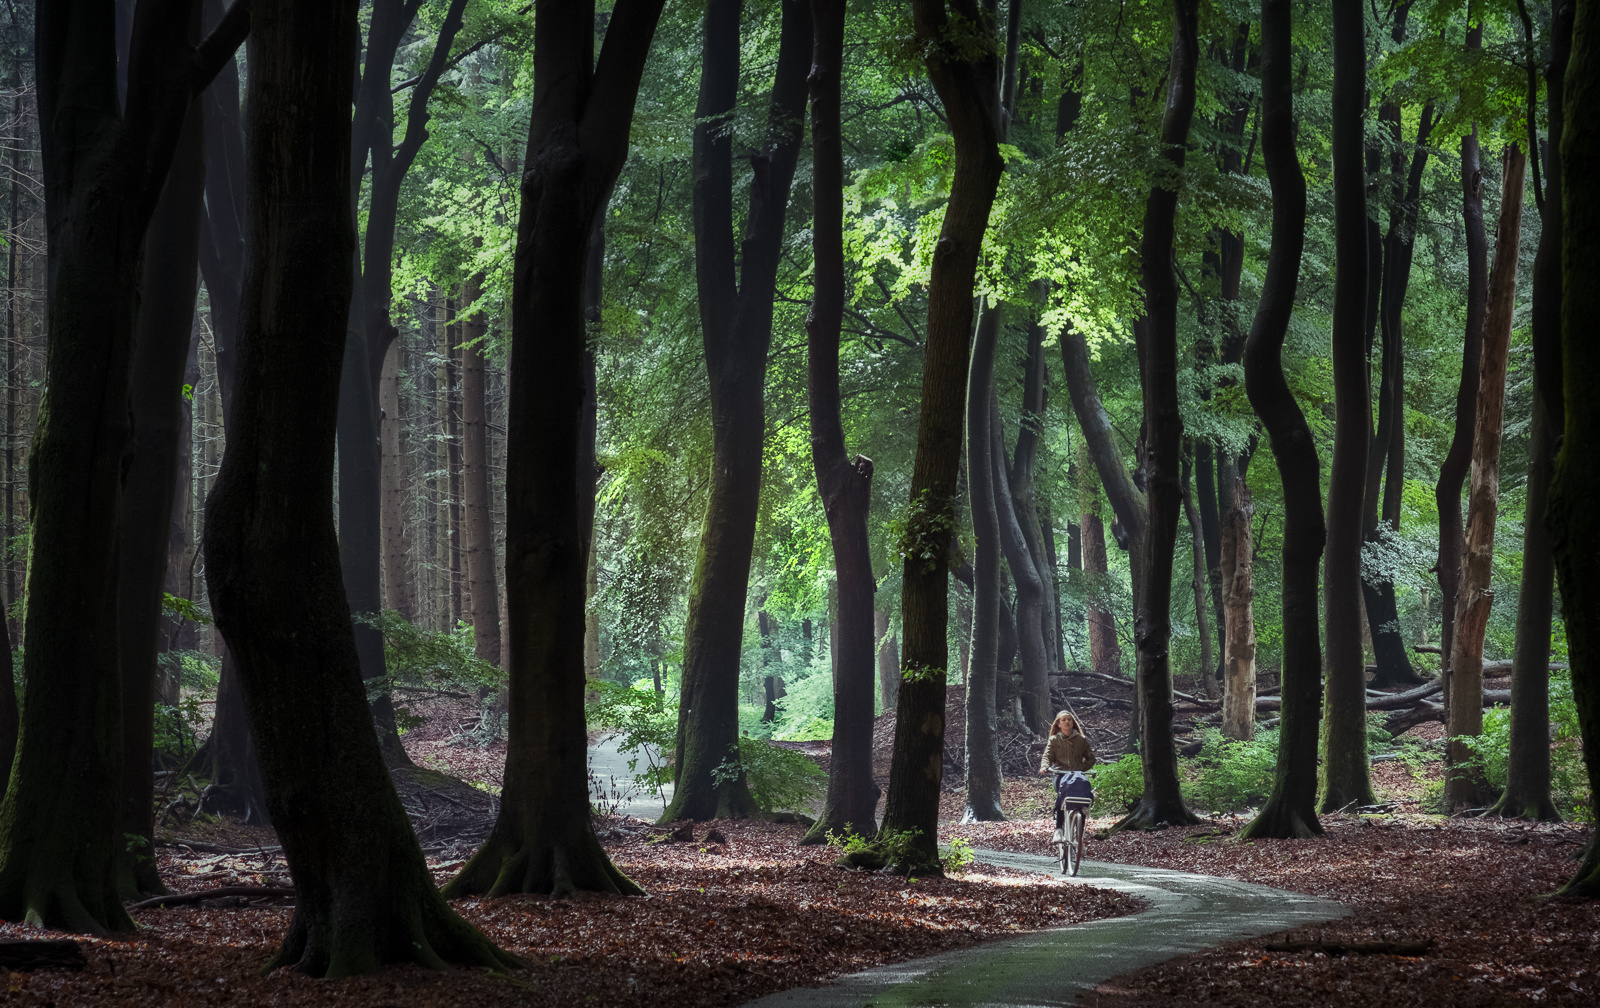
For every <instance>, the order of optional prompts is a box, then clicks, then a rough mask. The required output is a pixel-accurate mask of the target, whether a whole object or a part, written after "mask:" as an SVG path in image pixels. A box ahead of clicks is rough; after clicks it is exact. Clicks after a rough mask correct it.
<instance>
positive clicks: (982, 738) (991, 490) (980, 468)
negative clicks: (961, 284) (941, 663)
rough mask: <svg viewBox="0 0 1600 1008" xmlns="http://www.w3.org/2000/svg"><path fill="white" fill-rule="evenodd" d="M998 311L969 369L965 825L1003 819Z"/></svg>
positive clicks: (977, 341)
mask: <svg viewBox="0 0 1600 1008" xmlns="http://www.w3.org/2000/svg"><path fill="white" fill-rule="evenodd" d="M999 337H1000V308H999V306H998V305H995V306H992V307H990V308H988V309H986V310H985V311H984V314H983V315H982V317H981V318H980V319H979V320H978V327H977V331H976V332H975V334H974V335H973V340H972V362H971V364H970V366H969V367H968V369H967V489H968V495H969V500H970V505H971V508H972V531H973V538H974V540H975V542H974V549H973V556H972V635H971V640H972V651H971V664H970V665H968V667H967V723H966V725H965V729H966V735H965V754H966V764H967V787H966V791H967V807H966V811H965V813H964V814H963V815H962V821H963V822H998V821H1000V820H1002V819H1004V818H1005V813H1003V812H1002V811H1001V810H1000V784H1001V780H1000V756H999V751H998V750H997V749H996V747H995V694H996V682H995V680H996V677H997V676H998V675H999V674H1000V673H999V669H998V667H997V666H998V664H999V660H1000V537H1001V532H1000V520H1001V519H1000V506H999V500H998V497H999V494H1000V492H1001V490H1000V486H999V485H998V483H997V481H996V480H995V479H993V478H985V476H986V474H995V473H998V472H999V468H998V467H997V466H996V465H995V464H994V463H995V459H994V453H995V451H996V446H997V445H998V444H999V439H998V438H996V437H994V430H993V425H994V423H995V415H994V409H993V404H994V357H995V347H996V345H997V344H998V342H999Z"/></svg>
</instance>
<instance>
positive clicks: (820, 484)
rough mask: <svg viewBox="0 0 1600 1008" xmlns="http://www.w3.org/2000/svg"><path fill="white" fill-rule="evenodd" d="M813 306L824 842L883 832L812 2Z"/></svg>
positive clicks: (865, 484)
mask: <svg viewBox="0 0 1600 1008" xmlns="http://www.w3.org/2000/svg"><path fill="white" fill-rule="evenodd" d="M810 8H811V11H810V16H811V40H812V48H811V71H810V74H809V76H808V79H807V84H808V88H809V91H810V104H811V150H812V172H811V179H812V191H813V193H814V196H813V204H812V205H813V210H812V215H813V219H812V229H811V248H812V261H813V263H814V264H815V265H814V267H813V277H814V279H813V300H812V303H811V311H810V312H809V313H808V314H807V315H806V363H807V371H806V378H807V384H806V389H807V404H808V406H809V407H810V414H811V464H812V467H813V468H814V469H815V470H816V473H817V492H818V496H820V497H821V499H822V508H823V512H824V514H826V516H827V519H828V538H829V541H830V542H831V543H832V545H833V569H834V575H835V579H836V581H835V583H836V584H837V587H838V618H837V619H836V620H835V622H834V635H833V641H834V647H833V757H832V760H831V761H830V763H829V767H828V795H827V800H826V802H825V804H824V805H823V809H822V815H820V816H818V817H817V821H816V823H815V824H814V825H813V826H812V827H811V829H810V830H809V831H807V833H806V837H805V839H806V840H810V841H811V842H813V843H820V842H822V841H824V840H826V839H827V837H826V835H825V834H826V833H827V831H828V830H829V829H832V830H837V831H839V832H843V831H845V830H851V831H854V832H855V833H856V834H858V835H860V836H870V835H872V834H873V833H876V832H877V826H878V824H877V806H878V785H877V784H875V783H873V780H872V715H873V703H872V700H873V697H872V694H873V687H874V685H875V679H876V671H877V670H876V668H875V659H876V655H875V651H876V648H875V647H874V641H875V636H874V626H873V607H872V602H873V595H874V593H875V592H876V590H877V583H876V581H875V579H874V578H873V576H872V549H871V547H870V545H869V544H868V541H867V510H868V508H869V507H870V505H871V503H872V494H871V490H872V482H871V481H872V460H871V459H869V458H867V457H865V456H863V455H857V456H855V458H854V459H851V457H850V454H849V451H848V450H847V448H846V445H845V435H844V419H843V415H842V413H841V411H840V398H839V340H840V335H841V333H840V329H841V326H842V325H843V324H844V302H845V266H844V144H843V136H842V126H841V121H840V111H839V102H840V92H841V84H842V76H843V72H844V23H845V0H811V4H810Z"/></svg>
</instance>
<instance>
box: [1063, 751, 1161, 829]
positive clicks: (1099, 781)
mask: <svg viewBox="0 0 1600 1008" xmlns="http://www.w3.org/2000/svg"><path fill="white" fill-rule="evenodd" d="M1089 776H1090V778H1091V779H1092V780H1093V781H1094V804H1093V805H1091V806H1090V807H1089V814H1090V815H1094V816H1104V815H1116V816H1120V815H1122V814H1124V813H1126V812H1131V811H1133V807H1134V805H1136V804H1138V802H1139V796H1140V795H1142V794H1144V764H1143V763H1141V762H1140V761H1139V754H1138V753H1128V754H1127V755H1126V756H1124V757H1122V758H1121V759H1119V760H1117V761H1116V762H1115V763H1101V764H1100V765H1099V766H1097V767H1095V768H1094V769H1093V770H1091V771H1090V772H1089ZM1049 807H1050V809H1052V810H1053V809H1054V808H1055V793H1054V792H1053V791H1052V792H1050V806H1049Z"/></svg>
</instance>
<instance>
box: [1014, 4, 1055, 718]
mask: <svg viewBox="0 0 1600 1008" xmlns="http://www.w3.org/2000/svg"><path fill="white" fill-rule="evenodd" d="M1012 10H1013V11H1015V12H1017V15H1016V16H1018V17H1020V12H1021V10H1022V3H1021V0H1015V4H1014V6H1013V7H1012ZM1044 336H1045V331H1044V327H1043V326H1041V325H1039V324H1037V323H1036V322H1035V323H1030V324H1029V325H1028V356H1027V359H1026V360H1025V361H1024V363H1023V380H1022V416H1021V420H1020V422H1019V423H1018V424H1017V449H1016V452H1015V453H1014V454H1013V455H1012V459H1011V468H1010V470H1009V471H1008V472H1007V473H1006V474H1005V475H1006V478H1007V481H1008V482H1009V484H1010V490H1011V509H1012V511H1014V512H1015V513H1016V516H1017V524H1018V526H1019V527H1020V531H1021V533H1022V541H1023V543H1024V545H1025V546H1026V547H1027V550H1028V557H1029V558H1030V560H1031V561H1032V563H1033V569H1034V573H1035V576H1036V577H1037V578H1038V581H1039V607H1040V618H1039V627H1040V630H1039V632H1040V636H1041V637H1042V641H1041V646H1042V648H1043V650H1044V675H1043V677H1042V678H1043V682H1042V684H1041V683H1040V682H1038V681H1035V683H1034V688H1035V689H1036V690H1037V689H1039V688H1040V687H1041V685H1042V689H1043V692H1042V693H1041V694H1039V695H1041V696H1043V698H1044V703H1043V704H1042V706H1041V710H1042V714H1043V717H1044V718H1045V719H1046V721H1045V723H1044V724H1041V725H1040V726H1039V728H1040V729H1042V730H1043V731H1044V733H1045V734H1048V733H1049V723H1048V721H1049V719H1050V718H1051V717H1052V716H1053V712H1052V711H1051V710H1050V682H1049V673H1050V672H1059V671H1060V670H1061V669H1062V668H1063V666H1062V662H1061V627H1060V621H1059V616H1060V604H1059V602H1058V601H1057V593H1056V583H1055V562H1054V552H1055V551H1054V549H1053V548H1051V546H1050V539H1051V536H1050V534H1049V533H1048V532H1047V531H1046V528H1045V523H1044V522H1042V521H1041V515H1040V511H1041V509H1040V507H1039V496H1038V493H1037V491H1036V490H1035V482H1036V480H1035V477H1034V473H1035V469H1036V468H1037V465H1038V458H1039V432H1040V429H1041V427H1042V425H1043V424H1044V411H1045V387H1044V378H1045V374H1044ZM998 461H999V463H1000V464H1001V465H1002V466H1003V465H1004V462H1005V455H1004V453H1003V452H1002V453H1001V455H1000V456H999V458H998ZM1013 576H1015V572H1013Z"/></svg>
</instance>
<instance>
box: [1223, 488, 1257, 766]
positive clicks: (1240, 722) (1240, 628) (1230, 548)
mask: <svg viewBox="0 0 1600 1008" xmlns="http://www.w3.org/2000/svg"><path fill="white" fill-rule="evenodd" d="M1227 500H1228V505H1227V508H1226V509H1225V510H1224V511H1223V513H1222V516H1221V522H1222V530H1221V531H1222V604H1223V608H1224V612H1225V615H1226V617H1227V622H1226V624H1225V626H1226V634H1225V635H1224V638H1223V655H1222V734H1224V735H1226V736H1227V737H1228V738H1231V739H1251V738H1255V734H1256V621H1255V613H1254V611H1253V608H1252V600H1253V599H1254V598H1255V586H1254V583H1253V579H1252V572H1253V569H1254V565H1255V561H1254V556H1255V544H1254V543H1253V542H1252V539H1251V534H1250V519H1251V518H1252V517H1253V516H1254V515H1255V507H1254V505H1252V504H1251V502H1250V487H1249V485H1248V484H1246V483H1245V481H1244V477H1243V476H1240V477H1238V478H1237V479H1236V480H1235V482H1234V485H1233V490H1232V492H1231V493H1229V494H1228V495H1227Z"/></svg>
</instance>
